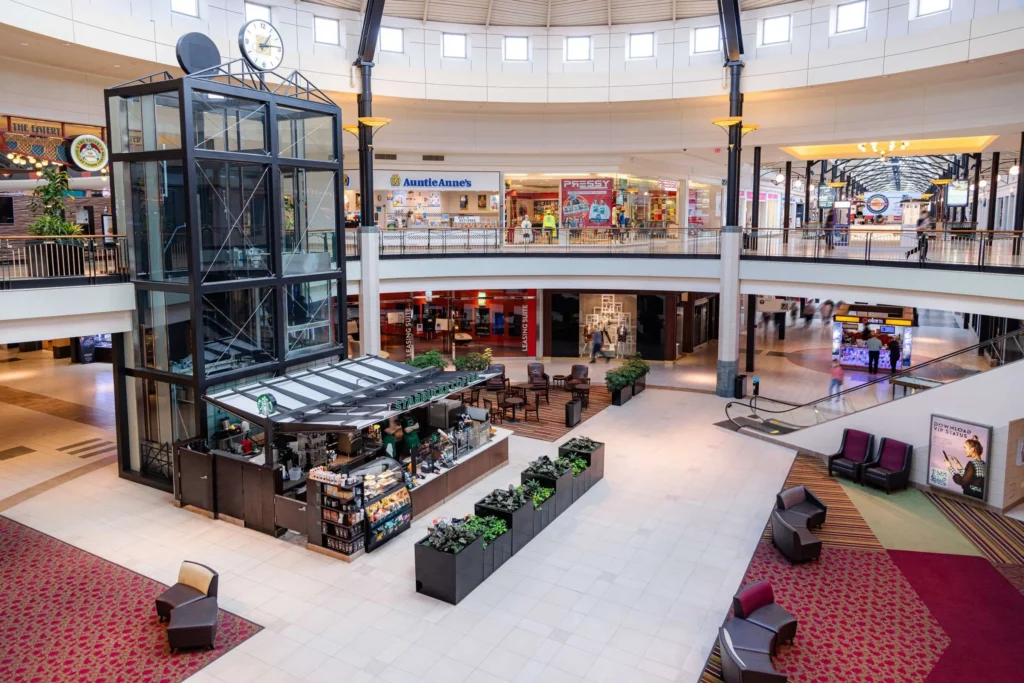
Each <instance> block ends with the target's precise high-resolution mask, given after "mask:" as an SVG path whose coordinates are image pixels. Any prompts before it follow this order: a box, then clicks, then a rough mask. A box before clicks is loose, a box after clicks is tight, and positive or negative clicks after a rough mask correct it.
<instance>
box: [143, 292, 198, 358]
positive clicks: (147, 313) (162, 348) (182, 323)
mask: <svg viewBox="0 0 1024 683" xmlns="http://www.w3.org/2000/svg"><path fill="white" fill-rule="evenodd" d="M136 293H137V296H138V321H139V322H138V326H139V328H138V329H139V334H138V335H136V337H135V344H136V356H135V362H136V365H139V366H145V367H149V368H155V369H157V370H163V371H165V372H175V373H180V374H186V375H191V374H192V314H191V310H190V308H189V297H188V295H187V294H179V293H177V292H157V291H149V290H142V289H140V290H138V291H137V292H136Z"/></svg>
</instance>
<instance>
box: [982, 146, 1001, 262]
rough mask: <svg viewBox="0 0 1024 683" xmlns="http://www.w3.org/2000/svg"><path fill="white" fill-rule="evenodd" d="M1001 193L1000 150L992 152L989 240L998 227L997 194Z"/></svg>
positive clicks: (989, 188)
mask: <svg viewBox="0 0 1024 683" xmlns="http://www.w3.org/2000/svg"><path fill="white" fill-rule="evenodd" d="M998 193H999V152H992V179H991V180H990V181H989V185H988V225H987V226H985V227H986V229H987V230H988V231H989V236H988V239H989V242H991V241H992V234H991V233H992V231H994V230H995V229H996V195H997V194H998Z"/></svg>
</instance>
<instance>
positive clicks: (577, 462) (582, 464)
mask: <svg viewBox="0 0 1024 683" xmlns="http://www.w3.org/2000/svg"><path fill="white" fill-rule="evenodd" d="M573 455H575V453H573ZM588 467H590V465H588V464H587V461H586V460H584V459H583V458H574V459H573V461H572V476H574V477H578V476H580V472H582V471H583V470H585V469H587V468H588Z"/></svg>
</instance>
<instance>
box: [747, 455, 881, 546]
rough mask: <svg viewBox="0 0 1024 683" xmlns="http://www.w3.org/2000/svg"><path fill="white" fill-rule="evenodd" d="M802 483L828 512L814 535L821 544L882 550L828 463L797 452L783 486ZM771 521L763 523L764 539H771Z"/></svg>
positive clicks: (787, 486)
mask: <svg viewBox="0 0 1024 683" xmlns="http://www.w3.org/2000/svg"><path fill="white" fill-rule="evenodd" d="M801 484H803V485H804V486H806V487H807V488H809V489H810V490H811V492H813V493H814V495H816V496H817V497H818V498H819V499H820V500H821V502H823V503H824V504H825V505H827V506H828V516H827V518H826V520H825V525H824V526H823V527H822V528H821V529H815V530H814V535H815V536H817V537H818V538H820V539H821V542H822V544H823V545H824V546H826V547H827V546H830V545H831V546H835V547H839V548H852V549H855V550H882V549H883V548H882V544H881V543H880V542H879V541H878V538H876V537H875V534H874V532H873V531H871V527H869V526H868V524H867V522H865V521H864V518H863V517H861V515H860V512H858V511H857V508H856V507H855V506H854V504H853V502H852V501H851V500H850V497H849V496H847V495H846V491H844V490H843V487H842V486H841V485H840V484H839V482H838V481H836V480H835V479H834V478H832V477H830V476H828V466H827V465H826V464H825V463H824V462H823V461H822V460H821V459H820V458H818V457H816V456H813V455H805V454H803V453H801V454H799V455H797V456H796V459H795V460H794V461H793V467H792V468H791V469H790V470H789V476H788V477H786V484H785V488H789V487H791V486H799V485H801ZM771 537H772V532H771V524H770V523H769V525H768V526H767V527H765V531H764V536H763V538H764V539H765V540H771Z"/></svg>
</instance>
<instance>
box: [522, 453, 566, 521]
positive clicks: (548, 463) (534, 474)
mask: <svg viewBox="0 0 1024 683" xmlns="http://www.w3.org/2000/svg"><path fill="white" fill-rule="evenodd" d="M521 476H522V481H523V483H524V484H525V483H526V482H527V481H528V480H530V479H535V480H537V482H539V484H540V486H543V487H546V488H550V489H554V491H555V494H554V500H553V501H552V502H551V505H553V507H554V509H553V510H552V513H553V515H552V518H554V517H557V516H558V515H560V514H562V513H563V512H565V511H566V510H568V509H569V506H570V505H572V500H573V499H572V461H571V460H570V459H569V458H559V459H558V460H552V459H551V458H549V457H547V456H546V455H544V456H541V457H540V458H538V459H537V460H534V461H533V462H531V463H530V465H529V467H527V468H526V469H525V470H524V471H523V473H522V475H521Z"/></svg>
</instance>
